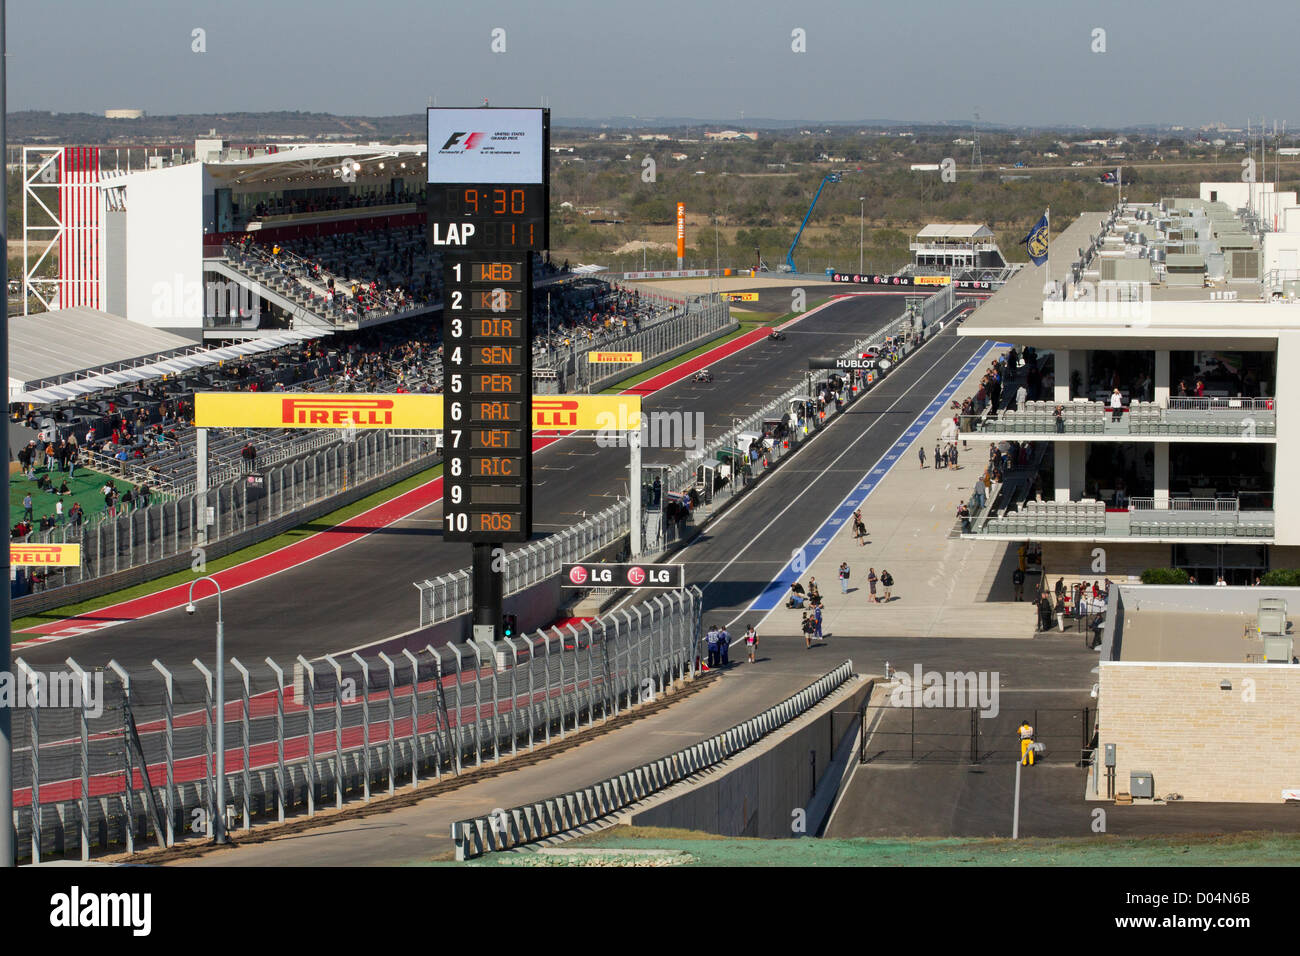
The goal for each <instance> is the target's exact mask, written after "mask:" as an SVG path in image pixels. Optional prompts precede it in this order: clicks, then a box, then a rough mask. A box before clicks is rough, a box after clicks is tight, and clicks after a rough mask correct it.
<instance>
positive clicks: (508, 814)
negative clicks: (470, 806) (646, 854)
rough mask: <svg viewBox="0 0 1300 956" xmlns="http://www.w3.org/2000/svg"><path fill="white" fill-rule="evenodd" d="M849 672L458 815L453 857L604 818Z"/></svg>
mask: <svg viewBox="0 0 1300 956" xmlns="http://www.w3.org/2000/svg"><path fill="white" fill-rule="evenodd" d="M852 676H853V662H852V661H845V662H844V663H843V664H840V665H839V666H838V667H836V668H835V669H834V670H832V671H830V672H829V673H827V674H825V675H824V676H822V677H819V678H818V679H817V680H815V681H814V682H813V683H811V684H809V685H808V686H807V687H805V688H804V689H803V690H801V691H799V692H798V693H796V694H792V695H791V696H790V697H787V698H786V699H785V700H783V701H781V702H780V703H779V704H775V705H773V706H772V707H769V708H768V709H767V710H764V711H763V712H762V713H760V714H758V715H757V716H754V717H751V718H750V719H749V720H746V721H744V722H742V723H739V724H736V725H735V726H734V727H731V728H729V729H727V730H724V731H722V732H721V733H719V734H714V735H713V736H712V737H709V738H707V739H706V740H703V741H701V742H700V743H698V744H693V745H692V746H689V747H684V748H682V749H681V750H678V751H677V752H676V753H673V754H669V755H668V756H667V757H663V758H661V759H659V760H652V761H650V762H649V763H644V764H641V765H640V766H639V767H635V768H633V769H631V770H628V771H626V772H623V773H619V774H616V775H615V776H612V777H606V778H605V779H604V780H600V781H597V782H595V783H593V784H591V785H590V786H586V787H582V788H581V789H578V790H570V791H568V792H566V793H561V794H557V795H556V796H554V797H548V798H546V799H545V800H538V801H536V802H533V803H527V804H523V805H521V806H516V807H511V808H510V809H508V810H507V809H496V810H493V811H492V812H491V813H489V814H488V815H487V816H480V817H472V818H470V819H467V820H459V821H457V822H456V823H453V824H452V826H451V838H452V842H454V843H455V845H456V859H457V860H468V859H473V858H475V857H479V856H482V855H483V854H485V853H492V852H497V851H500V850H509V849H513V848H515V847H520V846H524V845H526V844H529V843H536V842H537V841H539V840H546V839H551V838H555V837H563V836H564V835H565V834H568V833H571V832H572V831H574V830H576V829H578V828H579V827H584V826H587V825H588V824H590V823H593V822H596V821H599V820H602V819H604V818H607V817H609V816H610V815H611V814H614V813H617V812H619V811H620V810H623V809H625V808H627V807H629V806H631V805H633V804H635V803H639V802H640V801H642V800H645V799H646V798H647V797H650V796H653V795H654V794H656V793H659V792H661V791H663V790H666V789H667V788H668V787H670V786H672V785H673V784H675V783H678V782H679V781H681V780H685V779H688V778H690V777H693V776H695V775H697V774H699V773H700V772H701V771H703V770H707V769H709V768H710V767H715V766H717V765H718V764H720V763H722V762H723V761H724V760H727V759H728V758H730V757H733V756H735V755H736V754H737V753H739V752H740V751H742V750H744V749H746V748H747V747H750V746H752V745H753V744H755V743H756V742H758V741H759V740H761V739H763V738H764V737H766V736H767V735H768V734H770V733H772V732H774V731H776V730H779V729H780V728H782V727H784V726H786V725H787V724H789V723H790V722H791V721H793V720H795V719H796V718H798V717H800V716H801V715H803V714H805V713H807V712H808V711H809V710H811V709H812V708H813V707H816V706H817V705H818V704H820V703H821V702H822V701H823V700H825V699H826V698H827V697H828V696H829V695H830V694H832V693H834V692H835V691H836V690H838V689H839V688H840V687H841V686H842V685H843V684H844V682H845V681H847V680H849V679H850V678H851V677H852Z"/></svg>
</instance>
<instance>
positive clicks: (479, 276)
mask: <svg viewBox="0 0 1300 956" xmlns="http://www.w3.org/2000/svg"><path fill="white" fill-rule="evenodd" d="M523 278H524V264H523V263H522V262H517V261H516V262H475V263H472V264H471V265H470V277H469V281H470V282H477V283H498V282H522V281H523Z"/></svg>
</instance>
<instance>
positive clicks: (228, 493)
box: [14, 430, 440, 614]
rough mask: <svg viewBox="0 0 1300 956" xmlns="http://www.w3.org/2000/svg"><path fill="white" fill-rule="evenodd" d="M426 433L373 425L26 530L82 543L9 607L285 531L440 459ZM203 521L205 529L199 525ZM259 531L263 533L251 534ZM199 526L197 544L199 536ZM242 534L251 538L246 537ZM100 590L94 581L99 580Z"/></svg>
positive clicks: (84, 593)
mask: <svg viewBox="0 0 1300 956" xmlns="http://www.w3.org/2000/svg"><path fill="white" fill-rule="evenodd" d="M439 456H440V452H439V449H438V446H437V444H436V442H435V436H434V435H433V434H432V433H429V434H428V435H423V436H419V437H413V436H410V435H407V436H399V435H398V433H394V432H388V431H382V430H373V431H366V432H364V433H361V434H359V435H357V436H356V437H355V440H353V441H344V442H339V441H337V440H336V441H335V443H334V444H332V445H329V446H327V447H325V448H321V449H319V450H317V451H315V452H312V453H309V454H307V455H304V456H303V457H301V458H297V459H295V460H292V461H288V462H285V463H283V464H280V465H276V466H273V467H271V468H266V469H261V468H259V469H258V470H257V471H256V472H253V473H251V474H249V475H246V476H242V477H240V478H238V479H236V480H235V481H232V482H229V483H227V484H224V485H218V486H216V487H214V488H211V489H209V491H208V492H207V495H206V496H200V495H197V494H188V495H182V496H181V497H179V498H176V499H173V500H171V501H162V502H155V503H153V504H151V505H149V506H148V507H146V508H139V509H136V510H134V511H131V512H129V513H124V514H118V515H116V516H110V517H107V518H105V519H104V520H102V521H98V522H96V523H94V524H93V525H83V526H79V527H73V526H70V525H67V526H59V527H55V528H53V529H51V530H50V531H46V532H42V533H38V534H34V535H31V536H30V537H29V538H28V540H29V541H31V542H39V543H51V542H53V543H58V544H65V543H74V544H80V545H81V566H80V567H68V568H49V569H46V570H41V571H37V572H35V573H33V574H32V576H31V578H30V586H31V590H32V591H33V592H35V593H31V594H30V595H28V596H23V597H20V598H18V599H17V600H16V601H15V607H14V610H15V613H19V614H28V613H33V612H34V611H37V610H43V609H44V608H47V607H57V606H59V605H62V604H67V603H70V602H72V601H77V600H83V599H85V598H87V597H91V596H93V595H94V594H98V593H104V592H105V591H106V590H112V589H113V588H115V587H121V586H123V585H124V584H128V583H135V582H134V581H125V582H124V581H121V580H119V579H118V578H116V577H115V576H119V575H122V573H123V572H128V571H132V570H136V569H139V570H140V571H141V572H142V573H141V574H140V575H139V579H140V580H146V579H147V578H148V577H149V576H150V575H149V574H148V573H144V572H146V571H148V570H152V568H151V566H153V565H156V564H157V563H158V562H159V561H164V560H166V559H169V558H176V559H177V560H179V561H180V564H179V565H178V566H177V567H176V568H161V569H158V571H157V573H165V572H166V571H167V570H178V569H179V567H180V566H182V565H183V566H186V567H188V566H189V565H190V564H191V562H192V561H193V560H196V559H204V560H206V557H207V552H208V551H209V550H211V549H213V548H214V547H217V546H218V545H220V543H221V542H223V541H227V540H230V539H233V538H235V537H236V536H241V535H243V536H246V537H249V538H250V540H248V541H246V542H241V543H250V544H251V543H252V542H253V540H257V539H258V538H259V537H265V536H268V535H269V534H275V533H278V532H279V531H282V530H286V529H284V528H278V527H277V524H276V523H277V522H278V521H280V520H281V519H288V520H290V521H291V522H292V520H293V516H294V515H299V514H301V513H302V512H304V510H305V509H308V508H310V507H312V506H313V505H314V504H316V503H320V502H328V501H329V500H330V499H334V498H338V497H339V496H341V495H344V494H346V493H347V492H349V490H357V489H360V488H371V489H372V490H377V489H378V488H379V487H383V486H385V485H387V484H390V483H391V482H392V481H395V480H400V479H401V478H404V477H407V476H408V475H410V474H414V473H415V472H417V471H421V470H423V469H425V468H429V467H432V466H433V465H435V464H437V462H438V461H439V460H440V457H439ZM205 519H206V524H207V527H206V529H205V528H204V527H203V525H204V523H205ZM259 528H265V529H266V530H267V532H268V535H260V536H259V535H257V534H256V532H257V530H258V529H259ZM205 531H206V543H204V541H203V540H202V535H203V533H204V532H205ZM249 532H252V533H253V534H252V535H251V536H250V535H249ZM101 584H102V585H104V586H102V587H101V586H98V585H101Z"/></svg>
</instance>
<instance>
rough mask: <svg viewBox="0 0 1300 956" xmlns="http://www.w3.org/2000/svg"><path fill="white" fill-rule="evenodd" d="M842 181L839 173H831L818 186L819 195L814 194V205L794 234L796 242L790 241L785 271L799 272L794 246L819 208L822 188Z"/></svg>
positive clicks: (810, 207)
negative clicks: (795, 261)
mask: <svg viewBox="0 0 1300 956" xmlns="http://www.w3.org/2000/svg"><path fill="white" fill-rule="evenodd" d="M839 181H840V174H839V173H830V174H829V175H827V176H824V177H823V178H822V183H821V185H820V186H818V187H817V195H815V196H813V201H812V205H811V206H809V207H808V213H807V215H805V216H804V217H803V222H801V223H799V231H798V232H796V233H795V234H794V242H792V243H790V249H789V251H788V252H786V254H785V271H786V272H798V271H799V270H798V269H796V268H795V267H794V247H795V246H797V245H799V237H800V236H802V235H803V230H804V227H805V226H806V225H808V220H809V219H811V218H812V214H813V210H814V209H816V208H817V199H818V197H820V196H821V194H822V190H823V189H825V188H826V184H827V183H838V182H839Z"/></svg>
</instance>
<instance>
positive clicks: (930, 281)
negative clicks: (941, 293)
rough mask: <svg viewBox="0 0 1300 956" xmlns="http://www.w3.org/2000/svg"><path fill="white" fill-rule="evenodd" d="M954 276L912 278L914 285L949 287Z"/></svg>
mask: <svg viewBox="0 0 1300 956" xmlns="http://www.w3.org/2000/svg"><path fill="white" fill-rule="evenodd" d="M950 282H952V276H912V285H947V284H948V283H950Z"/></svg>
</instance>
